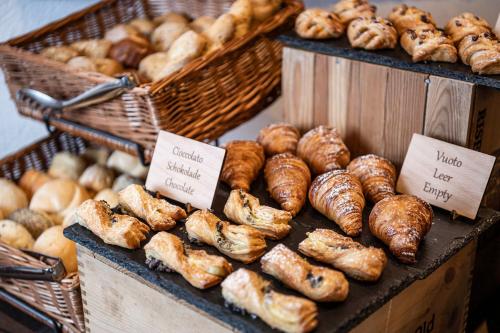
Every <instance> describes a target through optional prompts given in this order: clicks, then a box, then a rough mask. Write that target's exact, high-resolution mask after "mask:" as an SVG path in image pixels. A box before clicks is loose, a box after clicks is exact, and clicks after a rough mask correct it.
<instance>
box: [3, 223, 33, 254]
mask: <svg viewBox="0 0 500 333" xmlns="http://www.w3.org/2000/svg"><path fill="white" fill-rule="evenodd" d="M0 241H1V242H4V243H5V244H7V245H10V246H12V247H15V248H17V249H26V250H31V248H32V247H33V243H34V242H35V240H34V239H33V237H32V236H31V234H30V233H29V231H28V230H26V228H25V227H23V226H22V225H20V224H19V223H17V222H14V221H10V220H2V221H0Z"/></svg>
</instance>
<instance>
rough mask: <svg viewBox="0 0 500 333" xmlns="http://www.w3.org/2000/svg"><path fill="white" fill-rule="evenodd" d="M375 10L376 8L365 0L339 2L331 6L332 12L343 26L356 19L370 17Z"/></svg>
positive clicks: (342, 0)
mask: <svg viewBox="0 0 500 333" xmlns="http://www.w3.org/2000/svg"><path fill="white" fill-rule="evenodd" d="M376 10H377V7H375V6H373V5H371V4H370V3H369V2H368V1H366V0H340V1H339V2H337V3H336V4H335V5H333V6H332V12H334V13H335V14H337V15H338V16H339V17H340V21H341V22H342V24H344V25H347V24H348V23H349V22H351V21H352V20H354V19H356V18H358V17H372V16H374V15H375V11H376Z"/></svg>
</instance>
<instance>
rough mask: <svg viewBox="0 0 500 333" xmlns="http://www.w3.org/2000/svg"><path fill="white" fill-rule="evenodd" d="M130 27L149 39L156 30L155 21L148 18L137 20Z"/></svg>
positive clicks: (130, 23)
mask: <svg viewBox="0 0 500 333" xmlns="http://www.w3.org/2000/svg"><path fill="white" fill-rule="evenodd" d="M128 25H130V26H132V27H134V28H135V29H136V30H138V31H139V32H140V33H141V34H143V35H144V36H146V37H149V35H151V33H152V32H153V30H154V29H155V24H154V23H153V21H151V20H148V19H147V18H136V19H133V20H132V21H130V22H129V24H128Z"/></svg>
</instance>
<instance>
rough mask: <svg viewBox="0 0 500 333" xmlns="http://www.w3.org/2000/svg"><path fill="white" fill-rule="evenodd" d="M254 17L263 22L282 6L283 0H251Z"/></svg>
mask: <svg viewBox="0 0 500 333" xmlns="http://www.w3.org/2000/svg"><path fill="white" fill-rule="evenodd" d="M251 2H252V13H253V18H254V19H255V20H256V21H259V22H262V21H265V20H267V19H268V18H270V17H271V16H272V15H273V14H274V13H275V12H277V11H278V10H279V8H280V7H281V2H282V1H281V0H251Z"/></svg>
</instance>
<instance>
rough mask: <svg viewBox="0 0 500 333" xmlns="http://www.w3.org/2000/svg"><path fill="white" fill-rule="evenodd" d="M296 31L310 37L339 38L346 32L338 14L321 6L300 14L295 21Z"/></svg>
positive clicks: (303, 36)
mask: <svg viewBox="0 0 500 333" xmlns="http://www.w3.org/2000/svg"><path fill="white" fill-rule="evenodd" d="M295 32H297V35H299V36H300V37H302V38H309V39H327V38H338V37H340V36H341V35H342V34H343V33H344V25H343V24H342V22H341V21H340V18H339V17H338V16H337V15H336V14H334V13H330V12H329V11H326V10H324V9H321V8H311V9H307V10H305V11H303V12H302V13H300V14H299V16H298V17H297V20H296V21H295Z"/></svg>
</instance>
